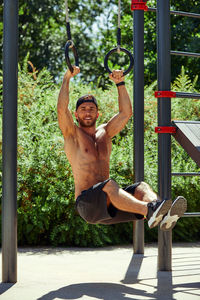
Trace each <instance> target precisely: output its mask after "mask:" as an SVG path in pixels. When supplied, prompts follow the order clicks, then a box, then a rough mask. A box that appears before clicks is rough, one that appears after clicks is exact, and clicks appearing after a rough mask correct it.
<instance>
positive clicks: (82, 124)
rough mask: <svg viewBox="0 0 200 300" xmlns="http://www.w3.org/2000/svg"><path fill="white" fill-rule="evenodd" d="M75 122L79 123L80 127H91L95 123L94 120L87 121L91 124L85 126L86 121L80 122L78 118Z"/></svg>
mask: <svg viewBox="0 0 200 300" xmlns="http://www.w3.org/2000/svg"><path fill="white" fill-rule="evenodd" d="M77 121H78V122H79V124H80V125H81V127H88V128H89V127H93V126H94V125H95V123H96V119H94V120H88V121H92V122H91V123H89V124H87V123H86V122H87V120H86V121H84V120H81V119H80V118H78V119H77Z"/></svg>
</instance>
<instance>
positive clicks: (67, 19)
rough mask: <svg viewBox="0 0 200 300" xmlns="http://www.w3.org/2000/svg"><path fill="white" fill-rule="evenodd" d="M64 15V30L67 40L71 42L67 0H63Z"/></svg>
mask: <svg viewBox="0 0 200 300" xmlns="http://www.w3.org/2000/svg"><path fill="white" fill-rule="evenodd" d="M65 13H66V29H67V37H68V40H70V41H71V39H72V37H71V30H70V23H69V11H68V0H65Z"/></svg>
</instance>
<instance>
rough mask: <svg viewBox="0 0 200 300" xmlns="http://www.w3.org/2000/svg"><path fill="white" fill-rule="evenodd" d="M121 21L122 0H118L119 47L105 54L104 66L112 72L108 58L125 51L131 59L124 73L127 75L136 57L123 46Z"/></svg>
mask: <svg viewBox="0 0 200 300" xmlns="http://www.w3.org/2000/svg"><path fill="white" fill-rule="evenodd" d="M120 22H121V0H118V25H117V47H116V48H113V49H111V50H110V51H109V52H108V53H107V54H106V56H105V59H104V67H105V69H106V71H107V72H108V73H112V71H111V70H110V68H109V67H108V59H109V57H110V55H111V54H113V53H114V52H118V53H119V52H121V51H122V52H124V53H125V54H126V55H128V57H129V60H130V64H129V67H128V69H127V70H125V71H124V72H123V75H124V76H125V75H127V74H128V73H129V72H130V71H131V70H132V69H133V63H134V59H133V55H132V54H131V53H130V52H129V51H128V50H127V49H125V48H122V47H121V28H120Z"/></svg>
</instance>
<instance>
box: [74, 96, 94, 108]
mask: <svg viewBox="0 0 200 300" xmlns="http://www.w3.org/2000/svg"><path fill="white" fill-rule="evenodd" d="M85 102H91V103H94V104H95V105H96V107H97V108H98V104H97V100H96V98H95V97H94V96H92V95H84V96H82V97H80V98H79V99H78V100H77V102H76V110H77V109H78V107H79V106H80V105H81V104H82V103H85Z"/></svg>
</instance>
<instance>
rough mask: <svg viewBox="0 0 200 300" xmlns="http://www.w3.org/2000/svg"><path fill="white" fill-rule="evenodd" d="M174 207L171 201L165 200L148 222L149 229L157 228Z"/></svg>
mask: <svg viewBox="0 0 200 300" xmlns="http://www.w3.org/2000/svg"><path fill="white" fill-rule="evenodd" d="M171 206H172V201H171V200H165V201H163V203H162V204H161V205H160V206H159V207H158V208H157V210H156V211H155V212H154V213H153V215H152V217H151V218H150V220H149V221H148V225H149V228H153V227H156V226H157V225H158V224H159V223H160V222H161V221H162V219H163V216H164V215H166V214H167V213H168V211H169V209H170V208H171Z"/></svg>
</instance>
